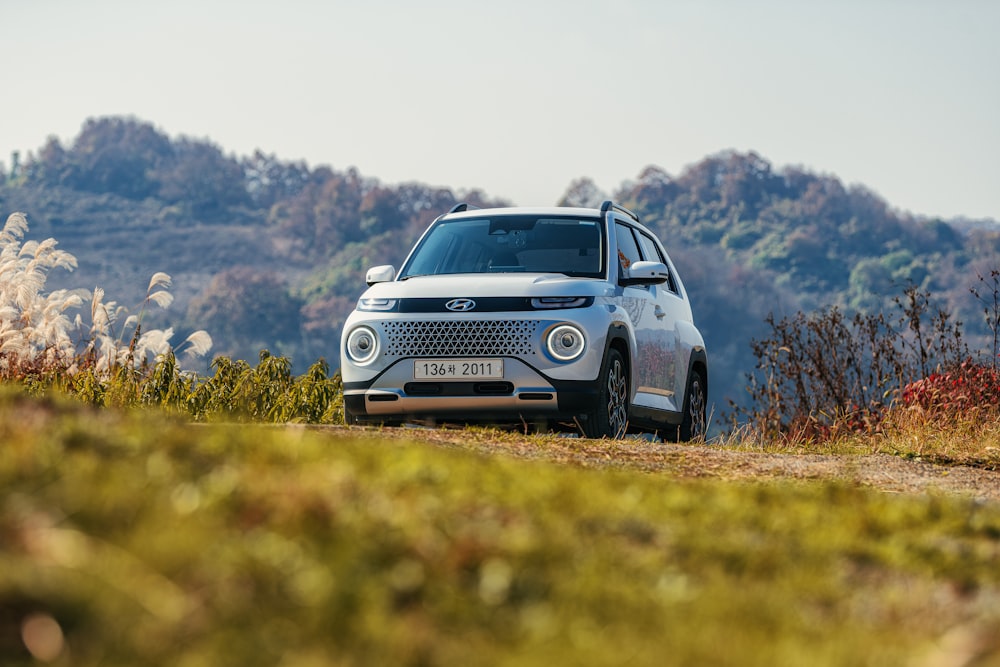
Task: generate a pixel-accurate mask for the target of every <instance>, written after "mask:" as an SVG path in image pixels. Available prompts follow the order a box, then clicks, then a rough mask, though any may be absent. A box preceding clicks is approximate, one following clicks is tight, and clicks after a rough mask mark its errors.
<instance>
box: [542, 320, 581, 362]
mask: <svg viewBox="0 0 1000 667" xmlns="http://www.w3.org/2000/svg"><path fill="white" fill-rule="evenodd" d="M545 343H546V346H547V347H548V349H549V354H551V355H552V356H553V357H555V358H556V359H558V360H559V361H572V360H573V359H576V358H577V357H579V356H580V355H581V354H583V348H584V347H585V346H586V344H587V340H586V339H585V338H584V337H583V332H582V331H580V330H579V329H577V328H576V327H574V326H572V325H570V324H560V325H559V326H557V327H556V328H555V329H553V330H552V331H550V332H549V336H548V338H547V339H546V341H545Z"/></svg>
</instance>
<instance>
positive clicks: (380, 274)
mask: <svg viewBox="0 0 1000 667" xmlns="http://www.w3.org/2000/svg"><path fill="white" fill-rule="evenodd" d="M395 277H396V268H395V267H394V266H392V265H391V264H383V265H382V266H373V267H372V268H370V269H368V273H366V274H365V282H366V283H368V286H369V287H371V286H372V285H374V284H375V283H387V282H390V281H391V280H392V279H393V278H395Z"/></svg>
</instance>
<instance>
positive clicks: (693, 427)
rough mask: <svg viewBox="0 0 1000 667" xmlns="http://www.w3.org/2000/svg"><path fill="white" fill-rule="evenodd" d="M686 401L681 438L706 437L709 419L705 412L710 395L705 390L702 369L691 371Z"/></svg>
mask: <svg viewBox="0 0 1000 667" xmlns="http://www.w3.org/2000/svg"><path fill="white" fill-rule="evenodd" d="M685 402H686V403H687V406H686V408H685V410H684V421H682V422H681V429H680V439H681V440H695V439H697V438H704V437H705V433H706V431H707V430H708V423H707V421H708V420H707V417H706V414H705V413H706V406H707V405H708V396H707V395H706V391H705V379H704V378H703V377H702V376H701V372H700V371H694V372H693V373H691V379H690V380H688V390H687V396H686V397H685Z"/></svg>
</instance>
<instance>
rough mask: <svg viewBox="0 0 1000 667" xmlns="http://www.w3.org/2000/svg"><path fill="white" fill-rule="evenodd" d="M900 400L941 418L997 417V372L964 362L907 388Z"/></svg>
mask: <svg viewBox="0 0 1000 667" xmlns="http://www.w3.org/2000/svg"><path fill="white" fill-rule="evenodd" d="M902 399H903V405H905V406H906V407H919V408H921V409H923V410H924V411H926V412H928V413H930V414H934V415H938V416H944V417H947V416H955V417H958V416H966V415H968V414H969V413H982V412H983V411H986V412H988V413H997V414H1000V369H998V368H996V367H994V366H984V365H982V364H978V363H976V362H974V361H972V360H966V361H964V362H962V363H961V364H959V365H958V366H955V367H953V368H951V369H950V370H947V371H944V372H940V373H932V374H931V375H929V376H927V377H925V378H923V379H921V380H917V381H916V382H911V383H910V384H908V385H906V386H905V387H904V388H903V394H902Z"/></svg>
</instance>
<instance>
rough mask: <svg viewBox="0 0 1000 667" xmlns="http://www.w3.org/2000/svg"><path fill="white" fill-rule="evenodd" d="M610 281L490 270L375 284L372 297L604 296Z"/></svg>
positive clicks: (367, 296)
mask: <svg viewBox="0 0 1000 667" xmlns="http://www.w3.org/2000/svg"><path fill="white" fill-rule="evenodd" d="M607 292H608V284H607V283H606V282H604V281H603V280H598V279H594V278H570V277H568V276H565V275H563V274H561V273H489V274H482V273H476V274H468V273H463V274H455V275H445V276H415V277H413V278H408V279H406V280H394V281H392V282H387V283H379V284H377V285H373V286H371V287H370V288H368V290H367V291H366V292H365V293H364V295H363V297H364V298H369V299H408V298H432V299H433V298H439V299H440V298H449V299H450V298H456V297H470V298H475V297H492V296H495V297H507V296H526V297H541V296H602V295H604V294H606V293H607Z"/></svg>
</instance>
